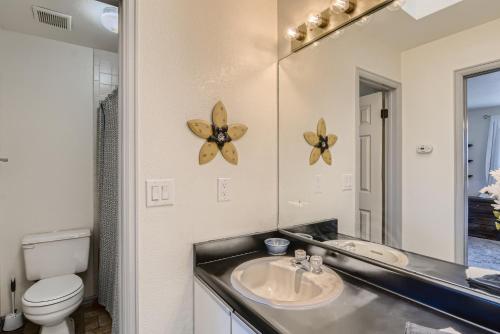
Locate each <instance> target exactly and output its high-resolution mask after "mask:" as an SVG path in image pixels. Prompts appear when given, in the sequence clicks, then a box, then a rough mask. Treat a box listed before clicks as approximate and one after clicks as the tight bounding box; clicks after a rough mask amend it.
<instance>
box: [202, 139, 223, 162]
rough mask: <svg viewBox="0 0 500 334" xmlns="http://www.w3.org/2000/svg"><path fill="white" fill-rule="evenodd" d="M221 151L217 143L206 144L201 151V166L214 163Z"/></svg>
mask: <svg viewBox="0 0 500 334" xmlns="http://www.w3.org/2000/svg"><path fill="white" fill-rule="evenodd" d="M218 151H219V147H218V146H217V144H216V143H211V142H206V143H205V144H203V146H202V147H201V149H200V155H199V162H200V165H204V164H206V163H209V162H210V161H212V160H213V159H214V158H215V156H216V155H217V152H218Z"/></svg>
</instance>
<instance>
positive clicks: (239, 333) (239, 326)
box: [231, 313, 259, 334]
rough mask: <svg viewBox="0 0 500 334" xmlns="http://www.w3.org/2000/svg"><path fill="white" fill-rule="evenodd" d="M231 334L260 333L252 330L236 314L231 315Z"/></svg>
mask: <svg viewBox="0 0 500 334" xmlns="http://www.w3.org/2000/svg"><path fill="white" fill-rule="evenodd" d="M231 334H259V332H257V331H256V330H254V329H252V328H250V326H249V325H247V324H246V323H245V322H243V320H241V319H240V318H239V317H238V316H237V315H236V314H234V313H231Z"/></svg>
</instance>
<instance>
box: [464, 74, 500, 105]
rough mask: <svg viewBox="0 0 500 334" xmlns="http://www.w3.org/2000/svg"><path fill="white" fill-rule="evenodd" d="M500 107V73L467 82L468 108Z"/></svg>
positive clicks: (478, 77) (481, 76)
mask: <svg viewBox="0 0 500 334" xmlns="http://www.w3.org/2000/svg"><path fill="white" fill-rule="evenodd" d="M496 106H500V71H497V72H493V73H489V74H484V75H480V76H477V77H473V78H470V79H468V80H467V108H468V109H478V108H489V107H496Z"/></svg>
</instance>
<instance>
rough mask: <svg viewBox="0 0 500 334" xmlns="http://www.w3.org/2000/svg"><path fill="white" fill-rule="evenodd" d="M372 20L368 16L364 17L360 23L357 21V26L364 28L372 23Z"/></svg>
mask: <svg viewBox="0 0 500 334" xmlns="http://www.w3.org/2000/svg"><path fill="white" fill-rule="evenodd" d="M371 20H372V17H371V16H369V15H367V16H363V17H362V18H360V19H359V20H358V21H356V25H357V26H360V27H364V26H366V25H367V24H368V23H370V21H371Z"/></svg>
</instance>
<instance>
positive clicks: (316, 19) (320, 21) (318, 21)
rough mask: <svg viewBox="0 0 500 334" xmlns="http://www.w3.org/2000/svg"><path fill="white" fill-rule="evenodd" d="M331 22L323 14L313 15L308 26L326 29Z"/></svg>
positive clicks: (308, 21)
mask: <svg viewBox="0 0 500 334" xmlns="http://www.w3.org/2000/svg"><path fill="white" fill-rule="evenodd" d="M329 22H330V20H329V18H328V17H326V16H324V15H321V14H311V15H309V17H308V18H307V23H308V25H309V26H310V27H313V28H326V27H327V26H328V23H329Z"/></svg>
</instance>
